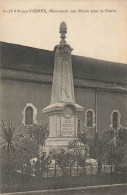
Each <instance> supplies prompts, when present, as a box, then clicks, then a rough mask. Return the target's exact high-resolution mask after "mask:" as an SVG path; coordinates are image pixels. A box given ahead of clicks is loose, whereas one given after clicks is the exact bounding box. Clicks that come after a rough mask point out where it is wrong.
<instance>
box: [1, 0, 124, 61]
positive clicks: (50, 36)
mask: <svg viewBox="0 0 127 195" xmlns="http://www.w3.org/2000/svg"><path fill="white" fill-rule="evenodd" d="M9 10H12V13H9ZM14 10H20V12H16V13H15V12H14ZM36 10H46V13H43V11H41V13H39V12H37V13H35V12H34V11H36ZM50 10H56V11H59V10H62V11H65V10H67V11H68V12H67V13H55V12H54V13H52V12H50ZM72 10H74V12H71V11H72ZM81 10H83V12H81ZM26 11H28V12H27V13H24V12H26ZM126 12H127V1H122V0H121V1H77V0H75V1H72V0H70V1H64V0H63V1H51V0H48V1H43V0H36V1H35V0H33V1H31V0H22V1H20V0H14V1H12V0H5V1H2V0H0V29H1V30H0V40H1V41H4V42H8V43H15V44H20V45H25V46H30V47H35V48H40V49H47V50H51V51H52V50H53V49H54V46H55V45H57V44H59V41H60V34H59V26H60V23H61V22H62V21H65V22H66V24H67V34H66V41H67V43H68V44H70V46H71V47H72V48H73V51H72V54H74V55H80V56H85V57H91V58H97V59H103V60H107V61H114V62H120V63H127V52H126V51H127V13H126Z"/></svg>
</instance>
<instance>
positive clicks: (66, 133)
mask: <svg viewBox="0 0 127 195" xmlns="http://www.w3.org/2000/svg"><path fill="white" fill-rule="evenodd" d="M59 32H60V34H61V41H60V44H59V45H56V47H55V49H54V53H55V64H54V73H53V83H52V94H51V102H50V105H49V106H47V107H46V108H44V109H43V113H46V114H47V115H48V117H49V138H48V139H47V140H46V148H47V149H46V150H47V151H51V150H52V149H53V148H54V147H55V148H56V147H57V148H60V147H65V146H67V145H68V142H69V141H71V140H73V139H74V138H76V137H77V115H78V113H79V112H82V111H83V107H82V106H80V105H78V104H76V103H75V97H74V84H73V74H72V63H71V51H72V48H71V47H70V45H68V44H66V41H65V38H66V36H65V35H66V33H67V26H66V24H65V22H62V23H61V24H60V31H59Z"/></svg>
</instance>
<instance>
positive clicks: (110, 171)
mask: <svg viewBox="0 0 127 195" xmlns="http://www.w3.org/2000/svg"><path fill="white" fill-rule="evenodd" d="M110 173H111V184H112V163H111V167H110Z"/></svg>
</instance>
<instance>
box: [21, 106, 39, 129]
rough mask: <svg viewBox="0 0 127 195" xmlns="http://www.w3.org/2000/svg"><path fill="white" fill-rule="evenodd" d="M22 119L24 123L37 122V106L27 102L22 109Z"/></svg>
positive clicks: (31, 123)
mask: <svg viewBox="0 0 127 195" xmlns="http://www.w3.org/2000/svg"><path fill="white" fill-rule="evenodd" d="M22 114H23V121H22V123H23V124H24V125H33V124H37V120H36V116H37V108H36V107H35V106H34V105H33V104H32V103H27V104H26V106H25V107H24V109H23V111H22Z"/></svg>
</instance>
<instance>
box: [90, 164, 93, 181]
mask: <svg viewBox="0 0 127 195" xmlns="http://www.w3.org/2000/svg"><path fill="white" fill-rule="evenodd" d="M90 167H91V184H92V174H93V167H92V164H91V166H90Z"/></svg>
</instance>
